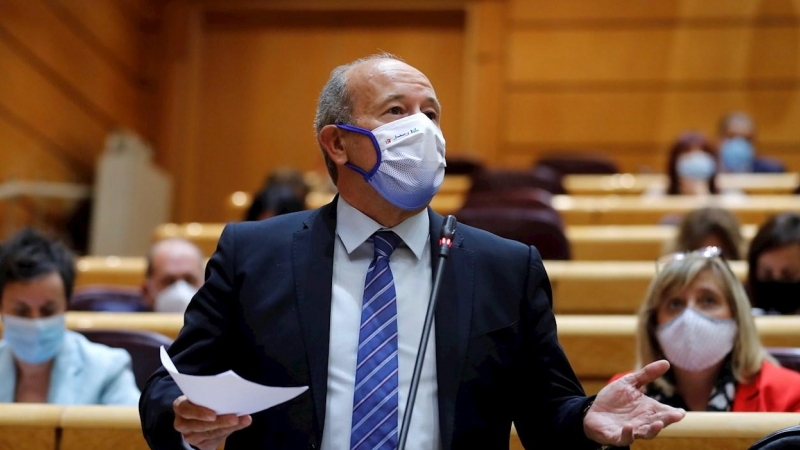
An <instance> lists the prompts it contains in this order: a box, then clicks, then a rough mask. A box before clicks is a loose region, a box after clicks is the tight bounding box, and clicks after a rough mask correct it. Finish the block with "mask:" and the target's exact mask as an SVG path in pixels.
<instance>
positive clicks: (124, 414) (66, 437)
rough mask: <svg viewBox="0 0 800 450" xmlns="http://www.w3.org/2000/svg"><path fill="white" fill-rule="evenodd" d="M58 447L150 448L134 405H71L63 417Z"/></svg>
mask: <svg viewBox="0 0 800 450" xmlns="http://www.w3.org/2000/svg"><path fill="white" fill-rule="evenodd" d="M58 448H59V450H84V449H114V450H148V449H149V447H148V446H147V443H146V442H145V440H144V436H143V435H142V427H141V423H140V422H139V410H138V408H136V407H135V406H70V407H67V408H64V414H63V416H62V417H61V445H60V446H59V447H58Z"/></svg>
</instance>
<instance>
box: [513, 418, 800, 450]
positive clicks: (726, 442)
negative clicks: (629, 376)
mask: <svg viewBox="0 0 800 450" xmlns="http://www.w3.org/2000/svg"><path fill="white" fill-rule="evenodd" d="M798 423H800V413H726V412H689V413H687V414H686V417H684V418H683V420H681V421H680V422H678V423H675V424H672V425H670V426H669V427H667V428H665V429H663V430H662V431H661V433H659V434H658V436H657V437H656V438H655V439H651V440H640V441H635V442H634V443H633V445H632V446H631V450H678V449H679V450H747V449H748V448H750V446H751V445H753V444H754V443H755V442H756V441H758V440H759V439H761V438H763V437H765V436H767V435H769V434H771V433H773V432H775V431H777V430H780V429H781V428H786V427H791V426H794V425H797V424H798ZM510 449H511V450H522V449H523V447H522V443H521V442H520V441H519V436H518V435H517V430H516V429H513V428H512V430H511V442H510Z"/></svg>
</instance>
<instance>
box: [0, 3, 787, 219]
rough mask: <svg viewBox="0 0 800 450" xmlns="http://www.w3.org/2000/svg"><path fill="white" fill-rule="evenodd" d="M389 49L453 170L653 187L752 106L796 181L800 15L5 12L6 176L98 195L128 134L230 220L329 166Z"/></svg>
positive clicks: (202, 206) (531, 7) (606, 9)
mask: <svg viewBox="0 0 800 450" xmlns="http://www.w3.org/2000/svg"><path fill="white" fill-rule="evenodd" d="M377 51H389V52H393V53H397V54H398V55H400V56H402V57H403V58H405V59H406V60H407V61H408V62H410V63H411V64H413V65H415V66H417V67H418V68H420V69H421V70H423V71H424V72H425V73H427V74H428V76H429V77H430V79H431V80H432V82H433V84H434V86H435V88H436V90H437V94H438V95H439V97H440V98H441V100H442V103H443V105H444V115H443V128H444V132H445V136H446V138H447V141H448V152H449V154H450V155H469V156H475V157H479V158H481V159H483V160H484V161H486V162H487V164H490V165H493V166H511V167H529V166H530V165H531V164H532V163H533V161H534V160H535V159H536V158H537V157H538V156H539V155H541V154H543V153H546V152H550V151H557V150H563V149H576V150H599V151H602V152H605V153H607V154H608V155H609V156H611V157H613V158H614V159H616V160H617V161H619V163H620V165H621V167H622V168H623V169H624V170H627V171H633V172H638V171H656V172H657V171H662V170H663V165H664V156H665V153H666V150H667V148H668V147H669V145H670V142H671V141H672V139H674V138H675V136H676V135H677V134H678V133H680V132H681V131H682V130H685V129H700V130H703V131H706V132H708V133H710V134H713V133H714V131H715V127H716V121H717V119H718V117H719V116H720V115H721V114H722V113H724V112H726V111H728V110H732V109H741V110H744V111H747V112H749V113H751V114H752V115H753V116H754V117H755V119H756V121H757V123H758V126H759V129H758V142H757V147H758V149H759V152H760V153H762V154H765V155H769V156H774V157H777V158H780V159H782V160H784V161H785V162H786V163H787V165H788V166H789V168H790V169H792V170H800V127H799V126H798V124H800V0H658V1H648V0H558V1H551V0H404V1H400V0H397V1H386V2H374V1H370V0H339V1H329V0H271V1H259V0H161V1H159V0H93V1H91V2H87V1H85V0H0V77H1V78H2V79H0V177H2V178H3V179H9V178H10V177H17V178H37V179H52V180H69V181H90V180H91V179H92V171H93V165H94V161H95V159H96V157H97V155H98V154H99V152H100V151H101V150H102V146H103V139H104V137H105V135H106V133H107V132H108V131H109V130H111V129H113V128H115V127H118V126H125V127H129V128H132V129H134V130H136V131H138V132H139V133H141V134H143V135H144V136H145V137H146V138H147V139H149V140H151V141H153V142H154V143H155V145H156V148H157V157H158V161H159V162H160V163H161V164H162V165H163V166H164V167H165V168H167V169H168V170H169V171H170V172H171V173H172V175H173V177H174V179H175V189H176V192H175V194H176V195H175V199H176V200H175V201H176V204H175V208H174V212H175V217H174V219H175V220H177V221H219V220H223V219H224V218H225V217H226V209H225V203H224V200H225V197H226V196H227V195H228V194H230V193H231V192H233V191H236V190H245V191H252V190H254V189H256V188H257V187H258V186H259V185H260V183H261V181H262V180H263V178H264V176H265V175H266V174H267V173H268V172H269V171H270V170H273V169H275V168H277V167H282V166H295V167H297V168H299V169H301V170H314V169H316V170H322V162H321V155H320V151H319V149H318V148H317V145H316V142H315V138H314V135H313V130H312V120H313V115H314V108H315V101H316V97H317V95H318V93H319V90H320V88H321V87H322V85H323V83H324V82H325V80H326V79H327V76H328V74H329V72H330V70H331V69H332V68H333V67H335V66H336V65H338V64H341V63H345V62H348V61H349V60H352V59H354V58H357V57H359V56H363V55H366V54H369V53H373V52H377Z"/></svg>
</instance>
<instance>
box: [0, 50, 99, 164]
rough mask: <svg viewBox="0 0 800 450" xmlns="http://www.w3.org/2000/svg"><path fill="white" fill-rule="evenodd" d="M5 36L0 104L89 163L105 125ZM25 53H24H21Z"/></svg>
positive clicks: (0, 54) (0, 59)
mask: <svg viewBox="0 0 800 450" xmlns="http://www.w3.org/2000/svg"><path fill="white" fill-rule="evenodd" d="M21 53H23V52H21V51H20V49H19V48H14V44H13V43H10V42H9V41H8V40H0V72H2V73H4V74H5V76H4V79H3V82H2V83H0V105H2V106H3V107H5V108H6V109H8V110H10V111H13V113H14V114H15V115H16V116H18V117H19V118H20V119H21V120H22V121H24V122H25V123H27V124H28V125H29V126H31V127H32V128H34V129H35V130H37V132H39V133H41V134H42V135H43V136H44V137H45V138H47V139H49V140H50V141H52V142H57V143H59V144H60V145H62V146H63V147H62V148H63V149H64V151H65V152H68V154H69V156H70V157H73V158H75V159H77V160H79V161H80V162H81V163H82V164H84V166H86V167H91V166H92V164H93V163H94V160H95V158H96V157H97V155H98V154H99V153H100V151H101V150H102V148H103V139H104V138H105V133H106V131H107V126H106V125H105V124H103V123H101V122H99V121H98V120H96V118H95V117H93V116H92V115H91V114H89V113H88V112H87V111H86V110H85V109H83V108H82V107H81V105H80V104H79V103H78V101H79V100H78V99H77V98H75V97H74V96H72V95H71V94H70V93H68V92H65V91H64V90H62V89H61V86H59V85H58V82H57V81H55V80H54V79H53V78H52V77H51V75H52V74H51V73H50V72H49V71H41V70H39V69H40V68H39V67H36V66H34V65H33V64H31V62H30V61H29V60H26V59H25V58H24V56H22V54H21ZM23 54H24V53H23Z"/></svg>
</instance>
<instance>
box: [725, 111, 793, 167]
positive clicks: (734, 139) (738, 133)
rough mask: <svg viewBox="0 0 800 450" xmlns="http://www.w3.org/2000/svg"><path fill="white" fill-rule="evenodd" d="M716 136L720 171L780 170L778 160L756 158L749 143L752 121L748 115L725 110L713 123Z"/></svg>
mask: <svg viewBox="0 0 800 450" xmlns="http://www.w3.org/2000/svg"><path fill="white" fill-rule="evenodd" d="M717 134H718V138H719V148H720V151H719V162H720V166H721V167H720V171H721V172H731V173H752V172H762V173H775V172H784V171H785V168H784V167H783V164H781V163H780V162H779V161H776V160H774V159H770V158H757V157H756V150H755V148H754V147H753V145H754V142H755V137H756V125H755V122H754V121H753V118H752V117H750V115H748V114H746V113H744V112H741V111H733V112H729V113H727V114H725V115H724V116H722V117H721V118H720V120H719V124H718V125H717Z"/></svg>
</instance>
